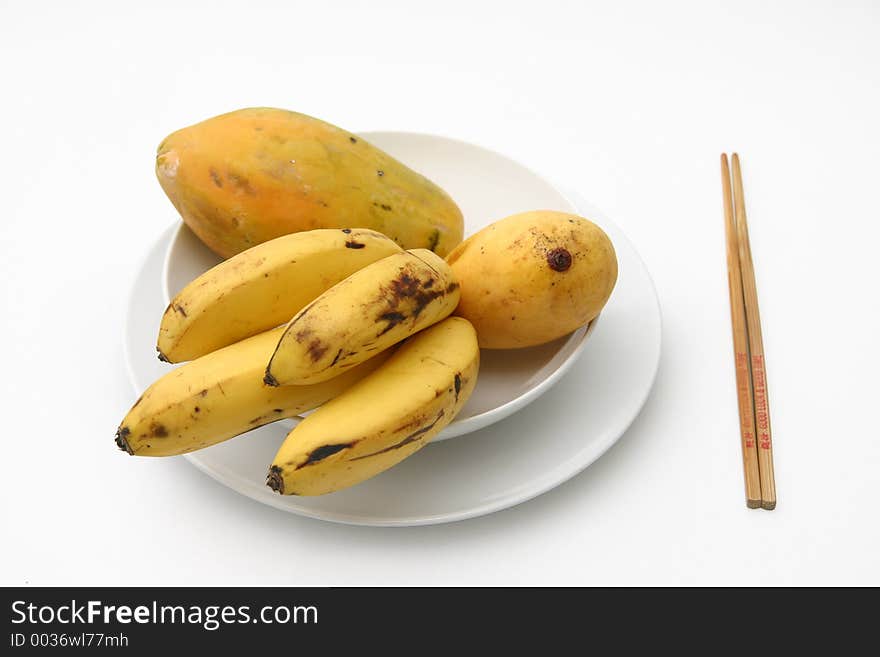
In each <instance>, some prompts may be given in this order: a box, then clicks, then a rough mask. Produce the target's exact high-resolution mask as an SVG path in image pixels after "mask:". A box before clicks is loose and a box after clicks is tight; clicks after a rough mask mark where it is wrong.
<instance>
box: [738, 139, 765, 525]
mask: <svg viewBox="0 0 880 657" xmlns="http://www.w3.org/2000/svg"><path fill="white" fill-rule="evenodd" d="M732 160H733V161H732V164H733V201H734V219H735V222H736V232H737V240H738V242H739V265H740V271H741V273H742V286H743V299H744V301H745V310H746V326H747V328H748V335H749V353H750V354H751V360H750V366H751V370H752V390H753V395H754V400H755V406H754V409H755V428H756V429H757V439H758V445H757V447H758V471H759V473H760V475H761V508H763V509H767V510H772V509H775V508H776V478H775V475H774V472H773V440H772V438H771V431H770V401H769V399H768V397H767V370H766V367H765V364H764V340H763V337H762V333H761V315H760V312H759V311H758V288H757V285H756V284H755V267H754V264H753V263H752V249H751V245H750V244H749V228H748V224H747V222H746V204H745V197H744V195H743V183H742V171H741V170H740V165H739V156H738V155H737V154H736V153H734V154H733V156H732Z"/></svg>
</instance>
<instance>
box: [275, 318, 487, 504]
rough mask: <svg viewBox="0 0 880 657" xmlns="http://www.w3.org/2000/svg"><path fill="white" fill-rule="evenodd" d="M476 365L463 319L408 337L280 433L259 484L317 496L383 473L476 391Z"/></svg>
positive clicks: (472, 335)
mask: <svg viewBox="0 0 880 657" xmlns="http://www.w3.org/2000/svg"><path fill="white" fill-rule="evenodd" d="M479 363H480V349H479V347H478V345H477V334H476V331H475V330H474V327H473V326H471V324H470V322H468V321H467V320H466V319H462V318H461V317H450V318H448V319H446V320H444V321H442V322H440V323H439V324H435V325H434V326H432V327H430V328H428V329H425V330H424V331H422V332H421V333H418V334H416V335H414V336H413V337H411V338H410V339H409V340H407V341H406V342H405V343H404V344H403V345H402V346H401V347H400V348H399V349H398V350H397V351H396V352H395V353H394V355H393V356H391V358H390V359H389V360H388V361H387V362H386V363H384V364H383V365H381V366H380V367H379V368H378V369H377V370H376V371H375V372H373V373H372V374H370V375H369V376H367V377H366V378H364V379H363V380H362V381H360V382H359V383H356V384H355V385H354V386H352V387H351V388H349V389H348V390H347V391H345V392H344V393H342V394H341V395H339V396H338V397H336V398H335V399H333V400H332V401H330V402H328V403H327V404H325V405H324V406H322V407H321V408H319V409H318V410H317V411H315V412H314V413H312V414H311V415H309V416H308V417H306V418H305V419H304V420H303V421H302V422H300V423H299V424H298V425H297V426H296V427H295V428H294V429H293V431H291V432H290V433H289V434H288V435H287V438H286V439H285V440H284V443H283V444H282V445H281V448H280V449H279V450H278V453H277V454H276V455H275V459H274V460H273V462H272V465H271V467H270V468H269V475H268V478H267V481H266V484H267V485H268V486H269V487H270V488H272V489H273V490H275V491H277V492H279V493H281V494H283V495H323V494H325V493H331V492H333V491H337V490H340V489H343V488H347V487H348V486H352V485H354V484H357V483H360V482H361V481H364V480H365V479H368V478H370V477H372V476H374V475H377V474H379V473H380V472H382V471H384V470H387V469H388V468H390V467H391V466H393V465H395V464H397V463H399V462H400V461H402V460H403V459H405V458H406V457H407V456H410V455H411V454H413V453H415V452H416V451H418V450H419V449H421V448H422V447H424V446H425V445H426V444H427V443H428V442H430V440H431V439H432V438H433V437H434V436H435V435H436V434H437V433H439V432H440V430H441V429H443V427H445V426H446V425H447V424H449V423H450V422H451V421H452V419H453V418H454V417H455V416H456V414H457V413H458V412H459V411H460V410H461V408H462V406H464V404H465V402H466V401H467V399H468V397H469V396H470V394H471V392H472V391H473V389H474V386H475V385H476V382H477V370H478V369H479Z"/></svg>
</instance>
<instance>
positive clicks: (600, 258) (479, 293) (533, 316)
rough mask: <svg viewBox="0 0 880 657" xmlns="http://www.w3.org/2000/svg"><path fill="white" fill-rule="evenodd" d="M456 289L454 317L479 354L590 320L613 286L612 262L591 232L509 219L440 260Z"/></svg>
mask: <svg viewBox="0 0 880 657" xmlns="http://www.w3.org/2000/svg"><path fill="white" fill-rule="evenodd" d="M446 261H447V262H448V263H449V265H450V266H451V267H452V270H453V272H454V273H455V276H456V278H457V279H458V282H459V285H460V286H461V288H460V289H461V300H460V302H459V305H458V308H457V310H456V312H455V314H456V315H459V316H461V317H464V318H465V319H467V320H468V321H470V322H471V324H473V325H474V328H476V330H477V337H478V340H479V344H480V346H481V347H483V348H486V349H512V348H519V347H531V346H535V345H539V344H544V343H545V342H550V341H551V340H555V339H556V338H559V337H562V336H563V335H566V334H568V333H571V332H572V331H574V330H576V329H578V328H579V327H581V326H584V325H585V324H587V323H588V322H590V321H591V320H593V319H594V318H595V317H596V316H597V315H598V314H599V312H600V311H601V310H602V308H603V307H604V306H605V303H606V302H607V301H608V298H609V297H610V296H611V291H612V290H613V289H614V284H615V282H616V281H617V256H616V255H615V252H614V246H613V245H612V244H611V240H610V239H609V238H608V236H607V235H606V234H605V233H604V231H603V230H602V229H601V228H599V227H598V226H597V225H596V224H594V223H593V222H591V221H589V220H588V219H584V218H583V217H579V216H577V215H574V214H567V213H564V212H552V211H547V210H540V211H534V212H523V213H521V214H515V215H512V216H509V217H507V218H505V219H501V220H500V221H496V222H495V223H493V224H491V225H490V226H487V227H486V228H484V229H483V230H481V231H480V232H478V233H476V234H474V235H472V236H471V237H469V238H468V239H466V240H465V241H464V242H462V243H461V244H459V245H458V246H457V247H456V248H455V249H453V251H452V252H451V253H450V254H449V255H448V256H447V257H446Z"/></svg>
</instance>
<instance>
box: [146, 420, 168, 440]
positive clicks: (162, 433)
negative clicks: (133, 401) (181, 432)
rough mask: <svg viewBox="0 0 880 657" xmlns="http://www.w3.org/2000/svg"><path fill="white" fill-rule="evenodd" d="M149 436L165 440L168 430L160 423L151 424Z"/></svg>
mask: <svg viewBox="0 0 880 657" xmlns="http://www.w3.org/2000/svg"><path fill="white" fill-rule="evenodd" d="M150 436H153V437H154V438H167V437H168V429H167V428H165V425H164V424H162V423H160V422H152V423H151V424H150Z"/></svg>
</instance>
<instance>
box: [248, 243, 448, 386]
mask: <svg viewBox="0 0 880 657" xmlns="http://www.w3.org/2000/svg"><path fill="white" fill-rule="evenodd" d="M459 294H460V293H459V289H458V282H457V281H456V280H455V276H454V275H453V273H452V269H451V268H450V267H449V265H447V264H446V262H445V261H444V260H443V259H442V258H441V257H440V256H438V255H436V254H435V253H432V252H431V251H428V250H427V249H414V250H412V251H405V252H403V253H397V254H394V255H390V256H388V257H386V258H383V259H382V260H379V261H378V262H374V263H373V264H371V265H368V266H366V267H364V268H363V269H361V270H360V271H357V272H355V273H354V274H352V275H351V276H349V277H348V278H346V279H345V280H344V281H342V282H340V283H337V284H336V285H334V286H333V287H331V288H330V289H329V290H327V291H326V292H324V293H323V294H322V295H321V296H319V297H318V298H317V299H315V300H314V301H313V302H312V303H310V304H309V305H308V306H306V307H305V308H303V309H302V310H301V311H300V312H299V313H298V314H297V315H296V316H295V317H294V318H293V319H292V320H290V323H289V324H288V325H287V328H286V330H285V331H284V335H283V336H282V338H281V340H280V341H279V342H278V348H277V349H276V350H275V353H274V354H272V358H271V360H270V361H269V365H268V367H267V368H266V379H265V381H266V383H267V384H269V385H288V384H298V385H302V384H305V383H319V382H321V381H326V380H327V379H330V378H332V377H334V376H337V375H338V374H339V373H340V372H344V371H345V370H346V369H347V368H349V367H353V366H355V365H357V364H358V363H361V362H363V361H365V360H366V359H367V358H369V357H370V356H371V355H372V354H374V353H375V352H377V351H382V350H384V349H386V348H388V347H389V346H391V345H393V344H395V343H397V342H399V341H400V340H403V339H404V338H406V337H408V336H410V335H412V334H413V333H416V332H417V331H420V330H422V329H423V328H425V327H427V326H430V325H431V324H434V323H435V322H438V321H440V320H441V319H443V318H444V317H446V316H448V315H450V314H451V313H452V311H453V310H455V307H456V305H458V298H459Z"/></svg>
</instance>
